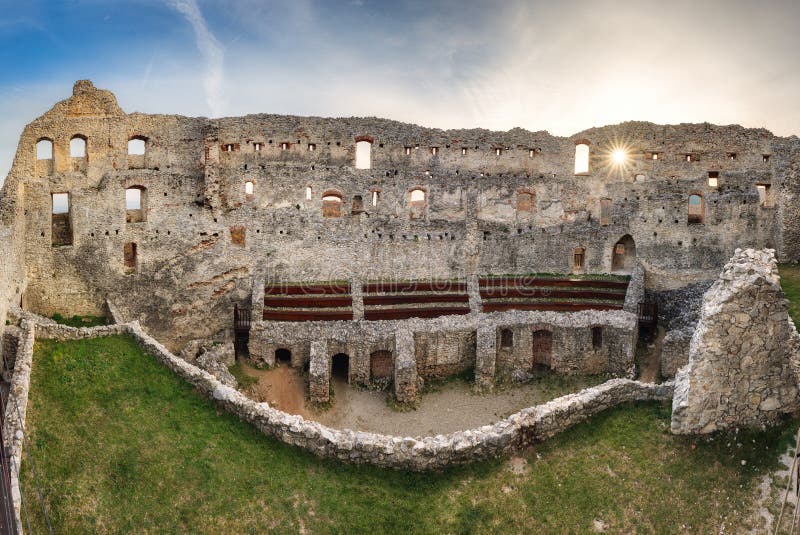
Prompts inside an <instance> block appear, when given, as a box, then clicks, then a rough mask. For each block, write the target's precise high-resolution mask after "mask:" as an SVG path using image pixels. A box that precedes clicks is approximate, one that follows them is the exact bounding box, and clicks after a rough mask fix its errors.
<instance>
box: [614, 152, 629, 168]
mask: <svg viewBox="0 0 800 535" xmlns="http://www.w3.org/2000/svg"><path fill="white" fill-rule="evenodd" d="M627 159H628V153H627V152H625V150H624V149H614V151H613V152H612V153H611V160H612V161H613V162H614V163H615V164H616V165H622V164H623V163H625V160H627Z"/></svg>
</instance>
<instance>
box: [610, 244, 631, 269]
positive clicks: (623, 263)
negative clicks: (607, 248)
mask: <svg viewBox="0 0 800 535" xmlns="http://www.w3.org/2000/svg"><path fill="white" fill-rule="evenodd" d="M635 263H636V242H634V241H633V238H632V237H631V235H630V234H626V235H625V236H623V237H622V238H620V240H619V241H618V242H617V243H615V244H614V249H613V251H611V271H612V272H617V273H630V272H631V270H633V266H634V264H635Z"/></svg>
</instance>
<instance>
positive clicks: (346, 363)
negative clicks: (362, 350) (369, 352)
mask: <svg viewBox="0 0 800 535" xmlns="http://www.w3.org/2000/svg"><path fill="white" fill-rule="evenodd" d="M349 376H350V357H349V356H348V355H346V354H345V353H337V354H335V355H334V356H333V358H332V359H331V379H340V380H344V381H345V382H347V381H348V379H349Z"/></svg>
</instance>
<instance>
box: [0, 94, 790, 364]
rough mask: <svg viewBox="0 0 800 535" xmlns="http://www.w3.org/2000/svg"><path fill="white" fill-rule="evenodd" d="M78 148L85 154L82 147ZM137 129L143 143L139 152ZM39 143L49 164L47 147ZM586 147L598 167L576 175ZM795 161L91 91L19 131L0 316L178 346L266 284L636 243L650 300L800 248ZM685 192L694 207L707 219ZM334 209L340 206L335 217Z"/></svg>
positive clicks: (620, 128) (631, 137) (599, 250)
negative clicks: (235, 113)
mask: <svg viewBox="0 0 800 535" xmlns="http://www.w3.org/2000/svg"><path fill="white" fill-rule="evenodd" d="M73 138H75V139H83V140H85V145H86V152H85V155H83V156H76V157H73V156H71V155H70V143H71V140H72V139H73ZM132 139H134V140H144V145H145V153H144V154H143V155H136V154H128V151H127V146H128V142H129V141H130V140H132ZM40 140H44V142H45V143H48V142H50V143H52V151H53V158H52V159H37V157H36V144H37V142H39V141H40ZM357 140H368V141H371V144H370V148H371V151H370V158H369V165H368V166H369V169H360V168H357V167H356V166H355V152H356V142H357ZM614 140H622V141H623V142H624V143H625V144H626V146H627V149H628V154H629V159H628V162H627V164H626V165H625V166H623V167H620V168H617V167H613V166H611V165H610V164H609V161H610V160H609V158H608V152H609V150H610V148H611V147H612V145H613V143H614ZM579 141H581V142H583V141H587V142H588V143H589V149H590V160H589V172H588V173H580V174H579V175H576V174H575V147H576V142H579ZM434 149H435V150H434ZM797 157H798V140H797V139H796V138H779V137H775V136H773V135H771V134H770V133H769V132H767V131H765V130H755V129H744V128H741V127H738V126H724V127H720V126H713V125H709V124H698V125H673V126H657V125H653V124H649V123H634V122H632V123H624V124H621V125H616V126H610V127H603V128H594V129H590V130H587V131H585V132H581V133H579V134H576V135H575V136H571V137H568V138H561V137H555V136H551V135H549V134H548V133H546V132H529V131H526V130H522V129H513V130H510V131H508V132H490V131H486V130H479V129H475V130H449V131H442V130H436V129H428V128H422V127H418V126H415V125H407V124H401V123H397V122H393V121H388V120H381V119H374V118H371V119H355V118H351V119H325V118H312V117H308V118H306V117H289V116H276V115H251V116H247V117H241V118H226V119H205V118H187V117H178V116H162V115H145V114H140V113H132V114H126V113H124V112H123V111H122V110H121V109H120V108H119V107H118V105H117V103H116V100H115V98H114V96H113V95H112V94H111V93H110V92H108V91H103V90H98V89H95V88H94V87H93V86H92V84H91V83H90V82H88V81H81V82H78V83H76V85H75V88H74V90H73V95H72V97H70V98H69V99H67V100H65V101H62V102H60V103H58V104H56V105H55V106H54V107H53V109H51V110H50V111H48V112H47V113H45V114H44V115H43V116H42V117H40V118H38V119H36V120H35V121H33V122H32V123H31V124H30V125H28V126H27V127H26V129H25V131H24V132H23V134H22V137H21V139H20V144H19V148H18V150H17V154H16V157H15V161H14V166H13V168H12V170H11V172H10V174H9V176H8V179H7V181H6V185H5V187H4V189H3V194H2V199H0V214H2V221H3V225H2V228H0V236H2V239H0V248H2V249H3V250H2V251H1V252H3V253H4V258H8V259H9V261H8V262H7V263H4V264H3V267H2V273H0V276H2V277H3V284H2V285H0V286H1V287H2V290H1V291H2V292H3V293H4V295H3V296H0V297H3V299H0V302H2V304H0V320H2V319H3V318H2V315H3V313H4V310H5V307H6V306H7V304H6V303H7V302H9V301H13V302H15V303H17V304H18V303H19V301H20V298H21V300H22V303H23V305H24V306H25V307H26V308H28V309H30V310H35V311H38V312H40V313H43V314H47V315H49V314H52V313H53V312H69V313H77V314H86V313H95V314H97V313H99V312H100V311H101V310H102V307H103V303H104V301H105V299H106V297H111V298H112V299H113V300H115V302H117V303H119V306H120V308H121V309H122V310H121V312H122V313H123V314H124V315H125V316H126V317H129V318H131V319H138V320H140V321H141V322H143V324H144V325H146V326H147V327H148V329H150V330H151V331H152V332H153V333H154V334H155V335H156V336H158V337H159V338H160V339H163V340H164V341H165V342H166V343H167V344H168V345H169V346H170V347H172V348H174V349H176V350H177V349H178V348H180V347H181V346H182V345H183V344H185V343H186V342H188V341H189V340H191V339H196V338H207V337H209V336H211V335H213V334H215V333H216V332H218V331H219V330H221V329H223V328H226V327H227V326H228V325H229V322H230V319H229V317H230V310H231V308H232V305H233V304H234V303H240V304H241V303H245V302H247V301H249V299H250V296H251V293H252V291H253V290H254V288H253V282H252V281H254V280H256V281H259V280H263V278H264V276H265V275H266V274H269V275H270V276H272V277H277V278H280V279H283V280H300V281H302V280H339V279H346V280H349V279H351V278H354V277H360V278H362V279H363V280H374V279H385V278H390V277H401V278H405V279H427V278H432V277H444V278H448V277H459V278H466V279H468V278H469V277H470V276H474V275H480V274H488V273H496V274H500V273H533V272H556V273H570V272H572V271H573V270H575V271H578V272H581V271H582V272H587V273H593V272H609V271H611V270H612V268H613V267H614V250H615V244H617V243H625V244H628V250H630V251H633V249H634V245H635V256H636V257H637V258H638V259H639V261H640V262H641V263H642V266H643V267H644V269H645V270H646V272H647V277H646V281H647V287H648V290H660V289H673V288H679V287H681V286H683V285H685V284H687V283H690V282H693V281H703V280H711V279H712V278H713V277H714V275H715V274H716V272H717V271H718V270H719V268H720V267H721V266H722V265H723V264H724V262H725V261H726V259H727V258H728V257H729V256H730V254H731V253H732V252H733V250H734V249H735V248H736V247H756V248H761V247H766V246H770V247H775V248H776V249H777V251H778V256H779V257H780V258H781V259H785V260H791V259H798V258H800V250H798V245H797V243H798V242H799V241H798V240H790V239H787V237H789V236H792V235H793V234H792V232H795V230H793V229H795V228H796V225H794V223H793V222H796V221H797V220H798V217H797V214H798V213H799V212H798V210H800V209H798V206H800V204H798V203H790V202H786V199H790V200H791V199H793V198H794V195H795V193H794V190H795V189H796V188H797V185H796V184H797V181H796V168H797V165H798V164H797V159H798V158H797ZM709 173H715V174H716V175H715V180H716V182H717V184H716V185H715V186H712V185H710V182H709V181H710V175H709ZM248 182H249V183H250V185H249V186H247V185H246V184H247V183H248ZM759 184H760V185H762V186H765V187H764V188H762V189H761V190H759V189H758V188H757V187H756V186H757V185H759ZM126 188H139V191H141V192H142V201H141V207H140V208H139V209H138V210H134V211H137V212H138V215H137V214H127V213H126V203H125V189H126ZM307 192H308V193H307ZM420 192H421V193H420ZM760 192H762V193H764V195H763V196H764V199H761V198H760ZM54 193H67V194H68V196H69V209H68V212H67V216H66V220H67V221H68V222H69V229H70V232H71V245H64V246H56V247H54V246H53V238H54V235H53V224H52V223H53V219H54V218H53V217H52V214H51V211H52V206H51V204H52V194H54ZM419 195H422V200H412V197H414V198H415V199H416V198H417V197H415V196H419ZM690 195H699V196H700V198H701V201H702V202H701V204H700V206H701V208H702V210H701V211H702V213H701V216H700V218H699V220H697V221H698V222H697V223H696V224H695V223H691V224H690V222H689V220H688V216H687V210H688V202H689V197H690ZM323 196H326V198H331V199H339V200H338V201H337V200H333V201H323ZM373 201H374V205H373ZM324 202H328V203H329V206H328V208H329V210H328V214H329V215H330V214H332V213H338V215H339V217H323V203H324ZM139 219H141V221H140V220H139ZM59 232H60V231H59ZM578 250H580V251H581V253H580V258H581V259H582V260H581V262H582V265H580V266H575V265H574V261H575V258H576V251H578Z"/></svg>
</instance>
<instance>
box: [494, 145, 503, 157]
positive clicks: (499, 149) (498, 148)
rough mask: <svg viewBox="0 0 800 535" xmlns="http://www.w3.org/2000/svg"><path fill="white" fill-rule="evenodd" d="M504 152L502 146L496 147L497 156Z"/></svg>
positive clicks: (495, 153)
mask: <svg viewBox="0 0 800 535" xmlns="http://www.w3.org/2000/svg"><path fill="white" fill-rule="evenodd" d="M502 154H503V149H501V148H500V147H497V148H495V149H494V155H495V156H500V155H502Z"/></svg>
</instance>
